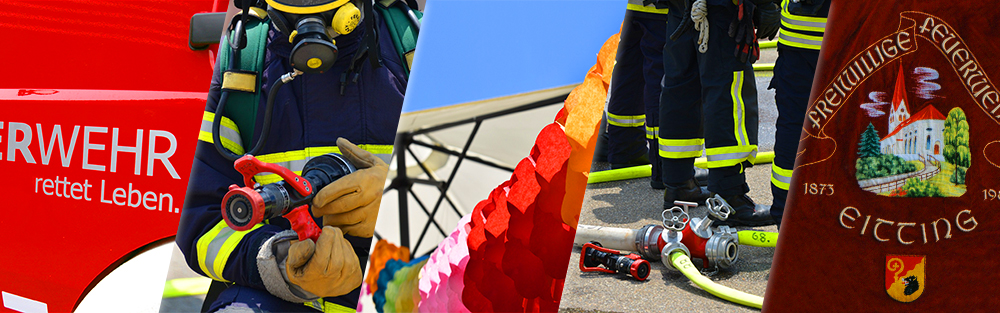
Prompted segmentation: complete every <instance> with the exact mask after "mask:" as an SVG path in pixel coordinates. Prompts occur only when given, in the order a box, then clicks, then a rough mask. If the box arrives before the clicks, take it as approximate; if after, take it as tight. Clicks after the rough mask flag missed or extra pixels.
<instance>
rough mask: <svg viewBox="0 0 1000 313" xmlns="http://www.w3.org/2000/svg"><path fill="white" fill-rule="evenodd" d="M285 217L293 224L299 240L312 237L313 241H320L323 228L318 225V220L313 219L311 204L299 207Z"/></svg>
mask: <svg viewBox="0 0 1000 313" xmlns="http://www.w3.org/2000/svg"><path fill="white" fill-rule="evenodd" d="M284 217H285V218H286V219H288V222H289V223H291V224H292V229H293V230H295V233H296V234H298V235H299V240H306V239H307V238H308V239H312V240H313V242H317V241H319V234H320V232H321V231H322V230H321V229H320V228H319V226H318V225H316V220H313V217H312V213H309V206H307V205H303V206H300V207H297V208H295V209H293V210H292V211H291V212H288V214H285V215H284Z"/></svg>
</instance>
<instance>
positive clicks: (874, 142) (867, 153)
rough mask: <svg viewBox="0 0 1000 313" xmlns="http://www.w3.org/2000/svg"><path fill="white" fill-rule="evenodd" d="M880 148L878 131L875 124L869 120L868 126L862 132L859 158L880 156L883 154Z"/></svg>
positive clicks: (859, 142)
mask: <svg viewBox="0 0 1000 313" xmlns="http://www.w3.org/2000/svg"><path fill="white" fill-rule="evenodd" d="M880 149H881V145H880V144H879V137H878V132H877V131H875V125H872V123H870V122H869V123H868V128H867V129H865V132H863V133H861V141H858V158H859V159H860V158H869V157H874V156H879V155H881V154H882V152H880V151H879V150H880Z"/></svg>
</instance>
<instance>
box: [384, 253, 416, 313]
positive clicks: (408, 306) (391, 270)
mask: <svg viewBox="0 0 1000 313" xmlns="http://www.w3.org/2000/svg"><path fill="white" fill-rule="evenodd" d="M426 260H427V256H423V257H420V258H417V259H415V260H413V261H410V262H403V261H402V260H399V259H389V260H388V261H386V262H385V267H384V268H382V270H381V271H379V273H378V279H377V280H376V285H377V286H378V287H377V291H375V293H374V294H373V295H372V302H375V310H376V311H378V312H379V313H385V312H412V311H413V310H414V308H416V304H417V303H418V302H419V298H418V297H417V296H416V294H417V293H416V292H414V290H416V288H415V287H414V286H416V285H417V282H418V281H417V279H418V278H417V274H418V273H419V272H420V268H421V267H423V266H424V263H425V261H426ZM397 309H400V310H402V311H399V310H397Z"/></svg>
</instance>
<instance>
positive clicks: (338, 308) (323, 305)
mask: <svg viewBox="0 0 1000 313" xmlns="http://www.w3.org/2000/svg"><path fill="white" fill-rule="evenodd" d="M303 304H305V305H306V306H307V307H310V308H313V309H317V310H320V311H323V312H326V313H354V312H356V311H357V309H352V308H349V307H346V306H343V305H339V304H336V303H333V302H326V301H323V299H318V300H315V301H311V302H306V303H303Z"/></svg>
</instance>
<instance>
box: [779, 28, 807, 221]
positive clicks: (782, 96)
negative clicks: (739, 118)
mask: <svg viewBox="0 0 1000 313" xmlns="http://www.w3.org/2000/svg"><path fill="white" fill-rule="evenodd" d="M818 59H819V50H811V49H803V48H796V47H789V46H785V45H782V44H778V60H777V61H775V63H774V77H773V78H771V85H770V86H769V87H768V88H769V89H774V94H775V96H774V102H775V105H776V106H777V107H778V120H777V122H775V128H776V129H775V134H774V163H772V166H771V173H772V174H771V194H772V195H773V196H774V202H773V203H772V204H771V215H772V216H776V217H781V216H782V214H783V213H784V211H785V201H786V200H787V197H788V188H789V186H788V184H789V183H790V182H791V177H792V175H791V174H792V169H793V168H794V167H795V155H796V153H797V152H798V146H799V136H800V135H801V134H802V123H803V121H804V120H805V116H806V108H807V107H808V106H809V92H810V91H811V89H812V81H813V76H814V75H815V74H816V61H817V60H818Z"/></svg>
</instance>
